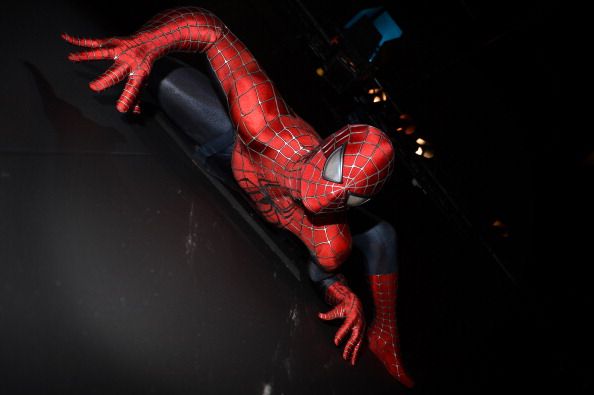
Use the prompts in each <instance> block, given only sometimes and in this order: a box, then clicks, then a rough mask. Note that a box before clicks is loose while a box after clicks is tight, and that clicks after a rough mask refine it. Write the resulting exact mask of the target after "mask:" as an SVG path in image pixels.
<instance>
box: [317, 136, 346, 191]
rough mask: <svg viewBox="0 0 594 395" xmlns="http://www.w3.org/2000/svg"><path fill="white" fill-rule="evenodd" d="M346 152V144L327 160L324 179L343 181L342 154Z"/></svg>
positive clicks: (323, 174) (323, 173)
mask: <svg viewBox="0 0 594 395" xmlns="http://www.w3.org/2000/svg"><path fill="white" fill-rule="evenodd" d="M343 154H344V145H343V146H342V147H340V148H339V149H337V150H336V151H334V152H333V153H332V154H331V155H330V156H329V157H328V159H327V160H326V164H325V165H324V171H323V172H322V177H323V178H324V180H327V181H332V182H337V183H341V182H342V155H343Z"/></svg>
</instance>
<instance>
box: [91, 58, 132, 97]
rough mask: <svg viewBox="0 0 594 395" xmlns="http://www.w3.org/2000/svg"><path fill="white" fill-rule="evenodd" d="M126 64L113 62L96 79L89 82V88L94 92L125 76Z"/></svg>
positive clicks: (113, 83)
mask: <svg viewBox="0 0 594 395" xmlns="http://www.w3.org/2000/svg"><path fill="white" fill-rule="evenodd" d="M127 71H128V66H127V65H126V64H113V65H112V66H111V67H110V68H109V69H107V71H106V72H105V73H103V74H101V75H100V76H99V77H98V78H97V79H95V80H94V81H92V82H90V83H89V88H91V89H92V90H94V91H95V92H101V91H102V90H105V89H107V88H109V87H111V86H114V85H115V84H117V83H118V82H120V81H122V80H123V79H124V78H126V73H127Z"/></svg>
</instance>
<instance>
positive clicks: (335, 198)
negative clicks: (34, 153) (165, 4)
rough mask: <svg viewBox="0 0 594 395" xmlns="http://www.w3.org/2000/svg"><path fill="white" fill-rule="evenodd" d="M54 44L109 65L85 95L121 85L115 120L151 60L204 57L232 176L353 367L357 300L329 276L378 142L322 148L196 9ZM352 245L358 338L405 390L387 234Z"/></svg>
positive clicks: (210, 18)
mask: <svg viewBox="0 0 594 395" xmlns="http://www.w3.org/2000/svg"><path fill="white" fill-rule="evenodd" d="M63 38H64V39H65V40H66V41H68V42H69V43H71V44H74V45H79V46H83V47H88V48H91V50H89V51H86V52H80V53H73V54H70V55H69V59H70V60H72V61H85V60H101V59H113V60H114V61H115V62H114V64H113V65H112V66H111V67H110V68H109V69H108V70H107V71H106V72H105V73H104V74H103V75H101V76H100V77H99V78H97V79H96V80H95V81H93V82H91V83H90V84H89V86H90V88H91V89H92V90H94V91H102V90H104V89H107V88H109V87H111V86H113V85H115V84H116V83H118V82H120V81H122V80H123V79H125V78H126V77H128V81H127V82H126V86H125V88H124V91H123V92H122V94H121V96H120V98H119V100H118V101H117V105H116V107H117V109H118V111H120V112H128V111H129V110H133V111H134V112H140V107H139V103H138V97H139V91H140V89H141V87H142V86H143V84H144V82H145V80H146V78H147V77H148V75H149V73H150V72H151V69H152V66H153V63H154V62H155V61H156V60H157V59H159V58H160V57H162V56H164V55H165V54H167V53H170V52H174V51H184V52H202V53H205V54H206V56H207V58H208V60H209V62H210V65H211V67H212V69H213V70H214V72H215V74H216V77H217V78H218V80H219V82H220V85H221V88H222V90H223V92H224V94H225V96H226V97H227V102H228V108H229V112H230V115H231V119H232V121H233V123H234V124H235V125H236V127H237V138H236V142H235V145H234V149H233V154H232V159H231V166H232V170H233V175H234V177H235V179H236V181H237V182H238V183H239V186H240V187H241V188H242V189H243V190H244V191H245V192H246V193H247V194H248V195H249V196H250V198H251V200H252V201H253V202H254V203H255V206H256V208H257V210H258V211H259V212H260V213H261V214H262V215H263V216H264V217H265V218H266V219H267V220H268V221H269V222H271V223H273V224H275V225H277V226H280V227H282V228H285V229H287V230H289V231H291V232H292V233H293V234H295V235H296V236H297V237H299V238H300V239H301V240H302V241H303V243H305V245H306V246H307V248H308V249H309V251H310V253H311V256H312V259H311V262H310V268H309V273H310V276H311V278H312V279H313V280H314V281H315V282H316V283H317V284H318V285H319V286H320V287H321V289H322V290H323V292H324V296H325V299H326V301H327V302H328V303H329V304H331V305H333V306H334V308H333V309H332V310H330V311H329V312H327V313H321V314H320V315H319V316H320V318H321V319H323V320H334V319H338V318H341V319H344V323H343V324H342V326H341V327H340V329H339V330H338V332H337V334H336V336H335V339H334V342H335V344H336V345H339V344H340V343H341V342H343V341H344V340H345V339H346V338H347V337H348V341H347V342H346V345H345V347H344V352H343V357H344V359H345V360H350V362H351V363H352V364H353V365H354V364H355V361H356V359H357V356H358V355H359V350H360V347H361V344H362V341H363V338H364V335H365V329H366V325H365V320H364V317H363V310H362V306H361V302H360V301H359V298H358V297H357V296H356V295H355V294H354V293H353V292H352V291H351V290H350V288H349V287H348V286H347V284H346V281H345V279H344V277H343V276H342V275H340V274H337V273H336V271H337V269H338V268H339V267H340V266H341V264H342V263H343V262H344V261H345V259H346V258H347V257H348V256H349V254H350V251H351V245H352V244H353V240H352V238H351V233H350V230H349V226H348V225H347V219H346V211H347V209H348V208H349V207H354V206H359V205H361V204H363V203H365V202H366V201H367V200H369V199H370V198H371V197H373V196H374V195H375V194H377V193H378V192H379V190H380V189H381V188H382V186H383V185H384V183H385V182H386V180H387V179H388V177H389V175H390V173H391V171H392V168H393V163H394V153H393V147H392V144H391V142H390V140H389V139H388V137H387V136H386V135H385V134H384V133H383V132H382V131H380V130H378V129H376V128H374V127H371V126H367V125H348V126H346V127H344V128H342V129H341V130H339V131H337V132H335V133H333V134H332V135H330V136H329V137H327V138H326V139H323V140H322V139H321V138H320V137H319V136H318V134H317V133H316V132H315V131H314V129H313V128H312V127H311V126H310V125H309V124H308V123H307V122H305V121H304V120H303V119H301V118H300V117H299V116H297V115H296V114H294V113H293V112H292V110H291V109H290V108H289V107H288V106H287V105H286V104H285V102H284V101H283V99H282V97H281V96H280V95H279V93H278V92H277V90H276V88H275V86H274V84H273V83H272V81H270V79H269V78H268V76H267V75H266V73H265V72H264V71H263V70H262V68H261V67H260V65H259V64H258V62H256V60H255V59H254V57H253V55H252V54H251V53H250V51H248V50H247V49H246V47H245V46H244V45H243V43H242V42H241V41H239V39H238V38H237V37H236V36H235V35H234V34H233V33H231V32H230V31H229V29H228V28H227V27H226V26H225V25H224V24H223V23H222V22H221V21H220V20H219V19H218V18H217V17H216V16H215V15H213V14H212V13H210V12H208V11H206V10H203V9H200V8H176V9H171V10H168V11H165V12H163V13H161V14H159V15H157V16H156V17H155V18H153V19H152V20H151V21H149V22H148V23H147V24H146V25H145V26H144V27H143V28H142V29H141V30H139V31H138V32H137V33H135V34H133V35H132V36H130V37H113V38H106V39H89V38H77V37H72V36H69V35H67V34H64V35H63ZM354 241H355V244H360V245H362V246H364V247H363V253H364V255H365V257H366V262H367V272H368V275H369V282H370V286H371V291H372V295H373V301H374V306H375V317H374V319H373V322H372V323H371V325H370V327H369V329H368V331H367V338H368V341H369V345H370V348H371V350H372V351H373V352H374V354H375V355H376V356H377V357H378V358H379V359H380V360H381V361H382V362H383V363H384V365H385V366H386V368H387V369H388V371H389V372H390V374H391V375H393V376H394V377H395V378H396V379H398V380H399V381H400V382H401V383H403V384H404V385H406V386H409V387H410V386H412V385H413V381H412V380H411V378H410V377H409V376H408V375H407V373H406V372H405V371H404V369H403V365H402V362H401V360H400V351H399V345H398V332H397V327H396V317H395V313H396V284H397V275H396V267H395V265H396V257H395V253H394V247H393V245H394V233H393V229H392V228H391V227H390V226H389V225H388V224H387V223H385V222H381V223H380V224H379V225H377V226H375V227H373V228H372V229H371V230H369V231H367V232H365V233H363V234H361V235H359V236H356V237H355V238H354ZM382 243H384V244H387V246H386V245H382Z"/></svg>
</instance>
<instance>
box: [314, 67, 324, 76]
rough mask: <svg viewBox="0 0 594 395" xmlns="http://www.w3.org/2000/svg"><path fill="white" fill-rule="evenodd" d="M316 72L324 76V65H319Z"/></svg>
mask: <svg viewBox="0 0 594 395" xmlns="http://www.w3.org/2000/svg"><path fill="white" fill-rule="evenodd" d="M316 74H317V75H318V77H323V76H324V69H323V68H322V67H318V68H317V69H316Z"/></svg>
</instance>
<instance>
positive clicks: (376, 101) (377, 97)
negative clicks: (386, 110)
mask: <svg viewBox="0 0 594 395" xmlns="http://www.w3.org/2000/svg"><path fill="white" fill-rule="evenodd" d="M381 101H382V98H381V97H379V96H375V97H374V98H373V102H374V103H379V102H381Z"/></svg>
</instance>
